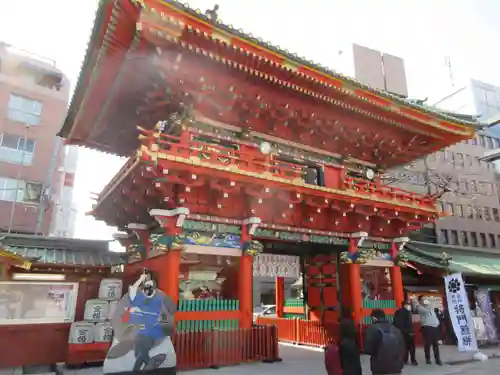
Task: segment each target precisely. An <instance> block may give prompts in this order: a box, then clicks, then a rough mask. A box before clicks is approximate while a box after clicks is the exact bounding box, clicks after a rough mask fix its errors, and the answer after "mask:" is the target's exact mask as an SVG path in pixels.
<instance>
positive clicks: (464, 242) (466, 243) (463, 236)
mask: <svg viewBox="0 0 500 375" xmlns="http://www.w3.org/2000/svg"><path fill="white" fill-rule="evenodd" d="M460 237H461V239H462V245H463V246H469V236H468V235H467V232H466V231H461V232H460Z"/></svg>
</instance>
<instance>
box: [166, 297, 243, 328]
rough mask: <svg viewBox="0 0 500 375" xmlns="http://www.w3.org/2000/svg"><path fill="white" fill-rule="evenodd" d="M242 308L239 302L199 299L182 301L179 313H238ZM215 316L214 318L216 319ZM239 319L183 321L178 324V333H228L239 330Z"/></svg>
mask: <svg viewBox="0 0 500 375" xmlns="http://www.w3.org/2000/svg"><path fill="white" fill-rule="evenodd" d="M239 308H240V306H239V301H238V300H224V299H199V300H180V301H179V305H178V309H177V311H179V312H198V311H199V312H211V311H215V312H216V311H238V310H239ZM216 316H217V315H215V316H214V317H216ZM238 323H239V321H238V320H237V319H225V320H220V319H217V318H215V319H206V320H181V321H179V322H178V323H177V326H176V328H177V331H180V332H201V331H211V330H218V331H226V330H232V329H236V328H238Z"/></svg>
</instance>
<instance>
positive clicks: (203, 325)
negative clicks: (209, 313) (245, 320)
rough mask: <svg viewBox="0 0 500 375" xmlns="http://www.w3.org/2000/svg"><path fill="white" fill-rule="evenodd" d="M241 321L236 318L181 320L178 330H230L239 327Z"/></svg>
mask: <svg viewBox="0 0 500 375" xmlns="http://www.w3.org/2000/svg"><path fill="white" fill-rule="evenodd" d="M238 324H239V321H238V320H237V319H235V320H181V321H180V322H178V323H177V327H176V328H177V331H180V332H202V331H212V330H217V331H229V330H232V329H237V328H238Z"/></svg>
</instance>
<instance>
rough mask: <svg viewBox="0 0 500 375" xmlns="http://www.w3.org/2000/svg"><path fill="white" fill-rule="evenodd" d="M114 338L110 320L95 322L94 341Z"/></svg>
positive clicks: (108, 340)
mask: <svg viewBox="0 0 500 375" xmlns="http://www.w3.org/2000/svg"><path fill="white" fill-rule="evenodd" d="M112 339H113V328H112V327H111V323H109V322H101V323H96V324H95V332H94V341H95V342H111V340H112Z"/></svg>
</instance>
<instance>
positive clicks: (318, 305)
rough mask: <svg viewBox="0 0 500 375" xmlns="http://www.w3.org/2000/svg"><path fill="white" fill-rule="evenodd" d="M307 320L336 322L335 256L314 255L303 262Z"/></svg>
mask: <svg viewBox="0 0 500 375" xmlns="http://www.w3.org/2000/svg"><path fill="white" fill-rule="evenodd" d="M304 272H305V276H306V277H305V279H306V280H305V281H306V286H307V307H308V319H310V320H316V321H321V322H323V323H328V322H334V323H336V322H337V321H338V296H337V256H336V255H335V254H333V255H315V256H311V257H307V258H306V259H305V261H304Z"/></svg>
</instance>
